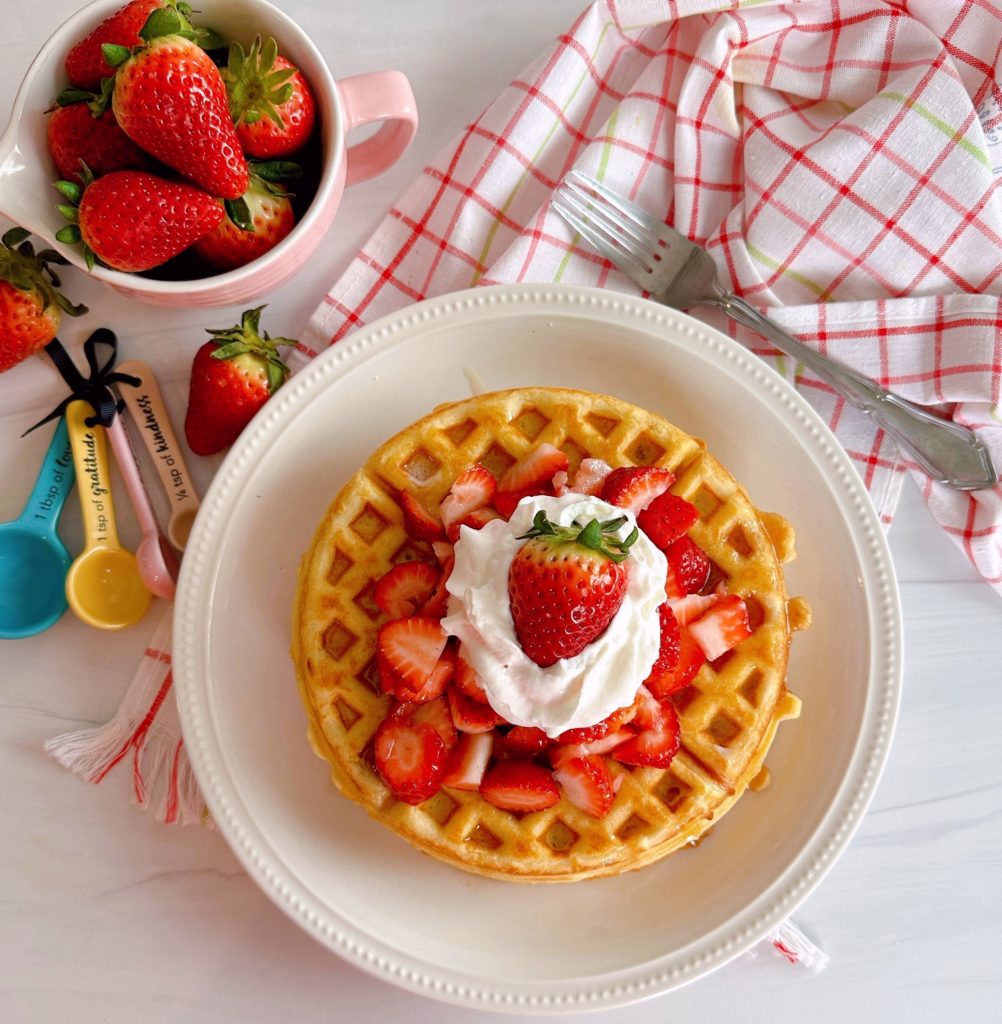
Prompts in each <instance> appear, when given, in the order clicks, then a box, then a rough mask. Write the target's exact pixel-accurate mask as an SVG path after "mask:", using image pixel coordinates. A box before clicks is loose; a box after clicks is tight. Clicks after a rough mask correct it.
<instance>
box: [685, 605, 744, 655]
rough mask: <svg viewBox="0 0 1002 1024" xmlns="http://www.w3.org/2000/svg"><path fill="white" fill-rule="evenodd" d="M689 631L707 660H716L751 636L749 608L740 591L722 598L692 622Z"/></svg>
mask: <svg viewBox="0 0 1002 1024" xmlns="http://www.w3.org/2000/svg"><path fill="white" fill-rule="evenodd" d="M689 632H690V633H691V634H692V638H693V639H694V640H695V641H696V643H697V644H699V646H700V648H702V651H703V654H705V655H706V660H707V661H715V660H716V659H717V658H719V657H720V655H721V654H725V653H726V652H727V651H729V650H730V649H731V648H732V647H736V646H737V645H738V644H739V643H741V641H742V640H744V639H746V638H747V637H749V636H751V633H752V631H751V626H750V625H749V623H748V607H747V606H746V605H745V603H744V601H743V600H742V599H741V598H740V597H738V595H737V594H728V595H727V596H726V597H721V598H719V599H718V600H717V602H716V604H714V606H713V607H712V608H711V609H710V610H709V611H708V612H706V614H705V615H703V616H702V617H701V618H698V619H696V621H695V622H692V623H690V625H689Z"/></svg>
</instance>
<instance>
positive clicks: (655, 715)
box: [633, 685, 665, 729]
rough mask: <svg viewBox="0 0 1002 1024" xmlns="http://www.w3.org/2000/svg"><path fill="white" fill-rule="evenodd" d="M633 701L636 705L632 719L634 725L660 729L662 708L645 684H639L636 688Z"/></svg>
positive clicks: (662, 723)
mask: <svg viewBox="0 0 1002 1024" xmlns="http://www.w3.org/2000/svg"><path fill="white" fill-rule="evenodd" d="M635 703H636V705H637V714H636V717H635V718H634V719H633V723H634V725H635V726H639V728H640V729H660V728H661V727H662V726H663V725H664V718H665V713H664V708H662V706H661V703H660V701H659V700H658V699H657V697H655V696H654V694H653V693H651V691H650V690H648V689H647V687H646V686H643V685H641V687H640V689H639V690H637V699H636V701H635Z"/></svg>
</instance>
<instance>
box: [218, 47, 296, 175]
mask: <svg viewBox="0 0 1002 1024" xmlns="http://www.w3.org/2000/svg"><path fill="white" fill-rule="evenodd" d="M222 77H223V81H224V82H225V83H226V91H227V94H228V96H229V104H230V116H231V117H232V118H233V123H234V124H235V125H236V128H237V135H238V137H239V139H240V144H241V145H242V146H243V149H244V152H245V153H246V154H247V155H248V156H254V157H264V158H271V157H278V156H287V155H288V154H290V153H293V152H295V151H296V150H297V149H299V148H300V147H302V146H303V145H304V144H305V143H306V140H307V139H309V137H310V135H311V133H312V132H313V124H314V121H315V119H316V103H315V101H314V99H313V93H312V92H311V90H310V87H309V85H307V83H306V79H305V78H304V77H303V75H302V73H301V72H300V71H299V69H298V68H296V67H295V66H294V65H293V64H290V63H289V61H287V60H286V59H285V58H284V57H282V56H280V55H279V52H278V44H277V43H276V42H275V40H274V39H271V38H269V39H268V40H267V41H266V42H265V43H264V44H263V45H262V43H261V37H260V36H258V37H257V38H256V39H255V40H254V42H253V43H251V47H250V49H249V50H248V51H247V52H246V53H245V52H244V48H243V47H242V46H241V45H240V44H239V43H237V42H233V43H230V53H229V59H228V62H227V65H226V67H225V68H223V70H222Z"/></svg>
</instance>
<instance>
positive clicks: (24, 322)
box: [0, 228, 87, 373]
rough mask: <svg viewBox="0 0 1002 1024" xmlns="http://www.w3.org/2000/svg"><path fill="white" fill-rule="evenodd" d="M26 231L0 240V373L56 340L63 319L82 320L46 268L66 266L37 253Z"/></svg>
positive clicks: (13, 231)
mask: <svg viewBox="0 0 1002 1024" xmlns="http://www.w3.org/2000/svg"><path fill="white" fill-rule="evenodd" d="M27 238H28V232H27V231H25V230H24V228H11V229H10V231H8V232H7V233H6V234H5V235H4V236H3V238H2V239H0V373H3V371H4V370H9V369H10V368H11V367H12V366H15V365H16V364H17V363H19V362H21V360H22V359H27V358H28V356H30V355H31V354H32V353H33V352H37V351H38V350H39V349H40V348H42V346H43V345H47V344H48V343H49V342H50V341H52V339H53V338H54V337H55V336H56V331H58V330H59V323H60V320H61V316H62V313H68V314H69V315H70V316H80V315H81V314H83V313H86V312H87V307H86V306H75V305H74V304H73V303H71V302H70V301H69V300H68V299H67V298H66V297H65V296H63V295H61V294H60V293H59V292H58V291H57V289H58V287H59V278H58V277H57V276H56V275H55V274H54V273H53V272H52V270H51V269H50V268H49V264H50V263H65V262H66V260H65V259H63V257H62V256H60V255H59V253H57V252H55V251H54V250H52V249H43V250H42V252H40V253H36V252H35V250H34V247H33V246H32V244H31V243H30V242H29V241H27Z"/></svg>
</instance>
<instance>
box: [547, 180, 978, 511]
mask: <svg viewBox="0 0 1002 1024" xmlns="http://www.w3.org/2000/svg"><path fill="white" fill-rule="evenodd" d="M553 208H554V209H555V210H556V211H557V213H559V214H560V216H561V217H563V218H564V220H566V221H567V223H568V224H570V226H571V227H573V228H574V230H575V231H577V232H578V234H580V235H581V237H582V238H584V239H586V240H587V241H588V242H589V243H590V244H591V245H592V246H593V247H594V248H595V249H596V250H597V251H598V252H599V253H600V254H601V255H602V256H604V257H605V258H606V259H608V260H610V261H611V262H612V263H614V264H615V265H616V266H617V267H619V269H620V270H621V271H623V273H624V274H626V275H627V277H629V278H631V279H632V280H633V281H635V282H636V283H637V284H638V285H640V287H641V288H643V289H644V291H646V292H648V293H649V294H650V295H651V297H652V298H654V299H656V300H657V301H658V302H661V303H663V304H664V305H666V306H671V307H673V308H675V309H688V308H690V307H691V306H716V307H717V308H719V309H722V310H723V311H724V313H726V314H727V316H729V317H730V318H731V319H732V320H735V321H737V322H738V323H739V324H744V325H745V326H746V327H750V328H751V329H752V330H754V331H758V333H759V334H763V335H765V337H767V338H768V339H769V340H770V341H771V342H772V343H773V344H774V345H775V346H776V348H778V349H780V351H782V352H785V353H786V354H787V355H788V356H792V357H793V358H794V359H797V360H799V361H800V362H802V363H804V364H805V365H806V366H809V367H810V368H811V369H812V370H813V371H814V372H815V373H816V374H817V375H818V376H819V377H821V378H822V379H823V380H825V381H827V382H828V383H829V384H830V385H831V386H832V387H833V388H834V389H835V390H836V391H837V392H838V393H839V394H840V395H842V396H843V397H844V398H845V399H846V400H847V401H849V402H850V403H852V405H854V406H855V407H856V408H857V409H860V410H862V411H863V412H864V413H866V414H867V415H868V416H870V417H872V419H873V420H874V421H875V422H877V423H879V424H880V426H881V427H883V428H884V430H886V431H887V433H889V434H890V435H891V436H892V437H893V438H894V439H895V440H896V441H897V442H898V444H900V445H901V447H902V448H904V449H906V450H907V451H908V452H909V453H910V454H911V455H912V457H913V458H914V459H915V461H916V462H917V463H918V464H919V465H920V466H921V467H922V468H923V469H924V470H925V471H926V472H927V473H928V474H929V475H930V476H931V477H932V478H933V479H934V480H938V481H939V482H940V483H943V484H946V485H948V486H949V487H954V488H956V489H957V490H962V491H976V490H979V489H980V488H983V487H992V486H994V485H995V484H996V483H997V482H998V473H997V472H996V470H995V467H994V466H993V465H992V458H991V455H990V453H989V452H988V449H987V448H986V447H985V446H984V444H982V442H981V441H979V440H978V439H977V437H976V436H975V435H974V433H973V432H972V431H970V430H967V429H965V428H964V427H961V426H959V425H958V424H955V423H951V422H949V421H947V420H942V419H939V418H938V417H937V416H933V415H932V414H931V413H929V412H927V411H926V410H925V409H923V408H922V407H921V406H918V405H914V404H913V403H912V402H909V401H907V400H905V399H904V398H901V397H900V396H898V395H895V394H892V393H891V392H890V391H887V390H885V389H884V388H882V387H880V386H879V385H878V384H875V383H874V382H873V381H872V380H869V379H868V378H866V377H862V376H860V375H859V374H858V373H854V372H853V371H852V370H849V369H847V368H846V367H844V366H840V365H839V364H838V363H834V362H832V361H831V360H830V359H828V358H826V357H825V356H823V355H821V354H820V353H819V352H816V351H815V350H814V349H812V348H808V347H807V346H806V345H805V344H803V342H800V341H797V339H796V338H794V337H792V336H791V335H789V334H787V333H786V332H785V331H784V330H782V329H781V328H779V327H778V326H777V325H776V324H774V323H772V321H771V320H767V319H766V318H765V317H764V316H762V315H761V314H760V313H759V312H758V311H757V310H756V309H755V308H754V307H753V306H750V305H749V304H748V303H747V302H745V301H744V299H741V298H739V297H738V296H736V295H732V294H730V293H729V292H727V291H725V290H724V289H723V288H722V287H721V285H720V282H719V281H718V280H717V271H716V267H715V265H714V263H713V260H712V258H711V257H710V255H709V254H708V253H707V252H706V251H705V250H704V249H701V248H700V247H699V246H698V245H696V244H695V243H693V242H690V241H689V239H688V238H686V237H685V236H684V235H682V234H679V232H677V231H675V230H674V229H673V228H670V227H668V226H667V225H666V224H663V223H662V222H661V221H660V220H658V219H657V218H656V217H652V216H651V215H650V214H649V213H647V212H646V211H644V210H642V209H641V208H640V207H639V206H636V205H635V204H634V203H631V202H629V201H628V200H627V199H624V198H623V197H622V196H620V195H617V194H616V193H615V192H612V191H611V190H610V189H607V188H606V187H605V186H604V185H601V184H600V183H599V182H597V181H595V180H594V179H593V178H589V177H588V176H587V175H584V174H581V173H580V172H578V171H572V172H571V174H570V175H569V176H568V178H567V180H566V181H565V182H563V183H562V184H561V185H560V187H559V188H558V189H557V191H556V193H555V195H554V199H553Z"/></svg>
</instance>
